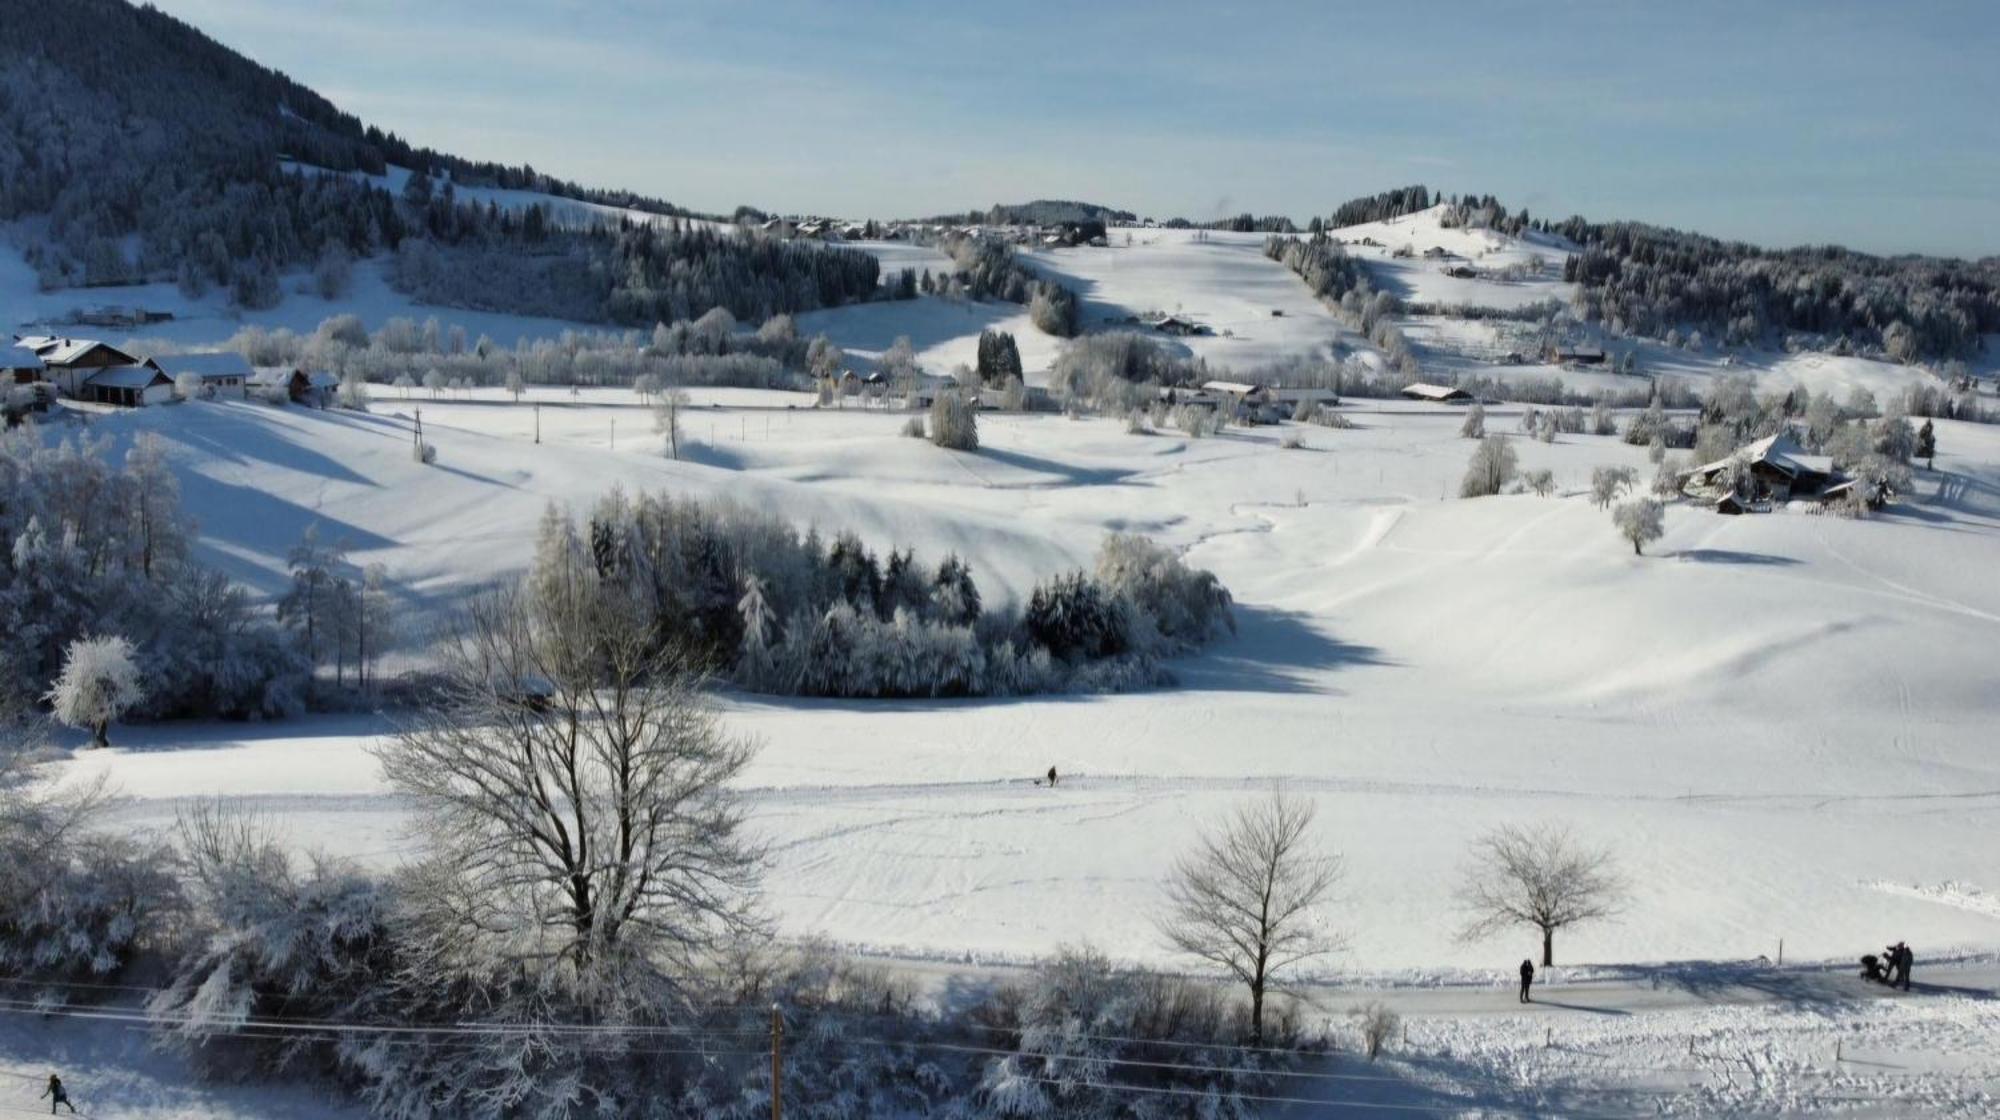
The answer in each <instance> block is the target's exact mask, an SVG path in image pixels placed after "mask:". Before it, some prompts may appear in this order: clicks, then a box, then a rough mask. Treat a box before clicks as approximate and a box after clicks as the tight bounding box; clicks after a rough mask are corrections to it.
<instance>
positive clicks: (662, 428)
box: [653, 388, 688, 459]
mask: <svg viewBox="0 0 2000 1120" xmlns="http://www.w3.org/2000/svg"><path fill="white" fill-rule="evenodd" d="M687 406H688V395H687V393H686V392H684V391H682V390H680V389H674V388H667V389H662V390H661V391H660V392H659V394H658V399H656V400H655V401H654V402H653V430H654V431H657V432H659V433H660V434H661V435H664V436H666V437H667V458H669V459H679V458H680V457H681V413H682V411H684V410H685V409H686V408H687Z"/></svg>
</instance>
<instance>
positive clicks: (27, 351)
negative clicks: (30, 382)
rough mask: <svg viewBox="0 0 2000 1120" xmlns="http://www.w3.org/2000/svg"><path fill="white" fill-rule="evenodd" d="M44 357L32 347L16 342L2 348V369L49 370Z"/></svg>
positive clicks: (0, 350)
mask: <svg viewBox="0 0 2000 1120" xmlns="http://www.w3.org/2000/svg"><path fill="white" fill-rule="evenodd" d="M47 368H48V365H47V363H45V362H43V361H42V356H41V355H40V354H37V353H35V351H34V349H33V348H32V347H28V346H24V345H22V344H21V343H18V342H14V343H9V344H7V345H5V346H0V369H47Z"/></svg>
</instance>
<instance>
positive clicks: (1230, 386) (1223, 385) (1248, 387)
mask: <svg viewBox="0 0 2000 1120" xmlns="http://www.w3.org/2000/svg"><path fill="white" fill-rule="evenodd" d="M1201 387H1202V388H1203V389H1206V390H1208V391H1209V392H1211V393H1233V394H1235V395H1236V396H1239V397H1247V396H1249V395H1250V394H1252V393H1255V392H1257V391H1258V390H1260V389H1262V388H1263V386H1262V385H1252V384H1251V383H1250V382H1248V381H1204V382H1202V383H1201Z"/></svg>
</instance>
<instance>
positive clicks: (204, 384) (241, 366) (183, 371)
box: [146, 350, 256, 400]
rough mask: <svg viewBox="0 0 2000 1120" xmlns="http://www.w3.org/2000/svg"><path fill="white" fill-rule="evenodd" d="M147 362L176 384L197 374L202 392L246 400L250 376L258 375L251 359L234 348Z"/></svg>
mask: <svg viewBox="0 0 2000 1120" xmlns="http://www.w3.org/2000/svg"><path fill="white" fill-rule="evenodd" d="M146 364H147V365H149V366H152V367H153V368H154V369H156V370H159V371H160V372H161V373H163V374H165V375H166V376H167V379H168V380H169V381H172V382H174V383H176V384H178V383H179V382H180V379H181V378H183V377H193V378H194V379H195V380H196V381H198V382H199V383H200V385H201V395H202V396H204V397H209V398H214V397H232V398H235V399H237V400H241V399H243V396H244V394H245V393H246V392H247V391H248V388H249V385H250V379H251V378H252V377H253V376H255V374H256V370H254V369H252V368H250V359H248V358H246V357H244V356H243V355H241V354H238V353H236V352H235V351H233V350H218V351H214V352H211V353H202V354H168V355H163V356H161V357H157V358H148V359H147V360H146Z"/></svg>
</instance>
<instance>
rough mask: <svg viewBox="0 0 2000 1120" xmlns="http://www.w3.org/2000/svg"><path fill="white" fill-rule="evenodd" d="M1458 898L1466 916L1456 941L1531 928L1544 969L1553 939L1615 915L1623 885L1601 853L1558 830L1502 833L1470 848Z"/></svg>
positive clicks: (1509, 828) (1506, 828) (1505, 829)
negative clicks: (1539, 941)
mask: <svg viewBox="0 0 2000 1120" xmlns="http://www.w3.org/2000/svg"><path fill="white" fill-rule="evenodd" d="M1458 897H1459V903H1460V905H1461V906H1463V907H1464V909H1465V911H1466V913H1467V915H1468V918H1467V922H1466V925H1465V926H1464V928H1463V929H1462V930H1461V931H1460V932H1459V937H1460V938H1461V939H1464V940H1467V941H1471V940H1477V939H1479V938H1483V937H1488V936H1490V935H1492V934H1493V933H1495V932H1497V931H1499V930H1501V929H1504V928H1506V927H1508V926H1533V927H1534V928H1536V929H1538V930H1540V931H1541V933H1542V965H1543V967H1547V966H1549V965H1552V964H1554V963H1555V933H1556V931H1557V930H1559V929H1564V928H1566V927H1569V926H1573V925H1580V924H1582V923H1584V922H1591V921H1597V920H1599V919H1603V918H1609V917H1611V916H1613V915H1615V914H1616V913H1618V910H1619V907H1620V906H1621V905H1622V904H1623V903H1624V900H1625V881H1624V879H1623V878H1622V877H1621V876H1620V875H1619V873H1618V869H1617V866H1616V863H1615V861H1614V860H1613V859H1612V856H1611V852H1610V850H1609V849H1604V848H1592V847H1588V846H1586V845H1584V844H1582V843H1581V842H1579V841H1578V840H1577V839H1576V838H1575V837H1574V836H1572V835H1571V834H1570V831H1569V829H1567V828H1565V827H1563V826H1561V825H1555V824H1539V825H1532V826H1528V827H1521V826H1517V825H1503V826H1501V827H1499V828H1496V829H1494V830H1493V831H1491V832H1489V833H1487V834H1486V835H1484V836H1481V837H1480V838H1479V840H1478V841H1477V842H1476V843H1475V844H1474V846H1473V855H1472V862H1471V863H1470V865H1468V866H1467V868H1466V870H1465V879H1464V882H1463V883H1462V884H1461V885H1460V887H1459V894H1458Z"/></svg>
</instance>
